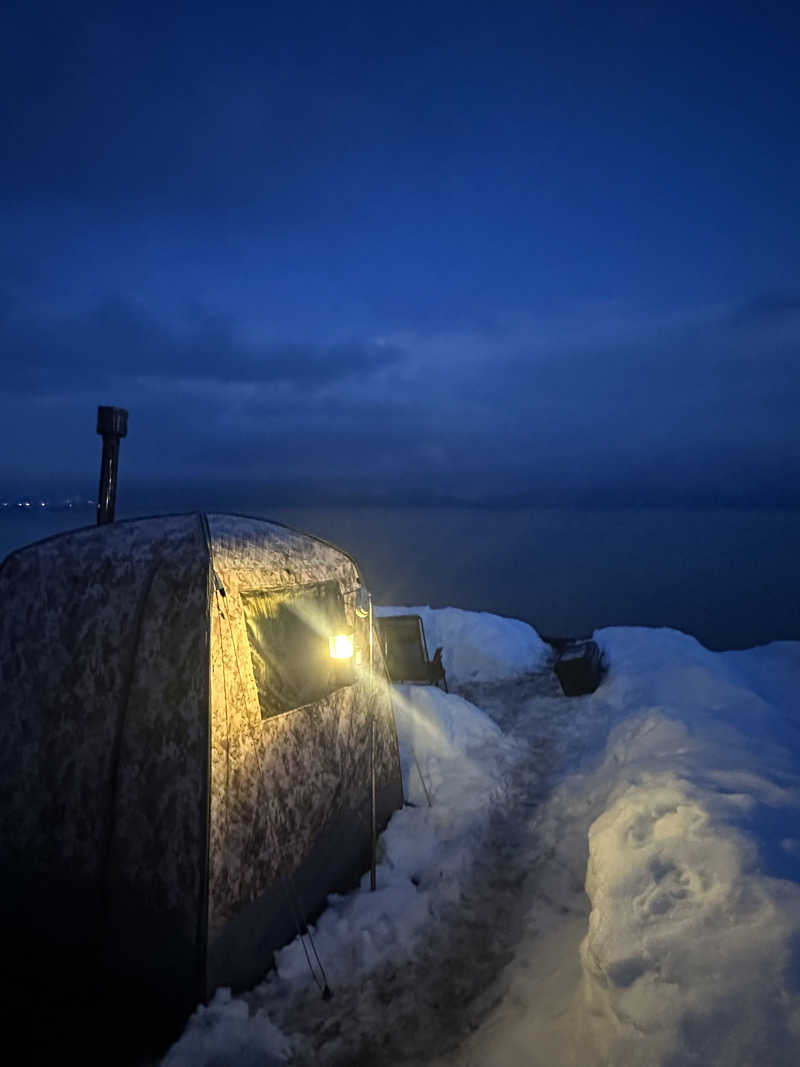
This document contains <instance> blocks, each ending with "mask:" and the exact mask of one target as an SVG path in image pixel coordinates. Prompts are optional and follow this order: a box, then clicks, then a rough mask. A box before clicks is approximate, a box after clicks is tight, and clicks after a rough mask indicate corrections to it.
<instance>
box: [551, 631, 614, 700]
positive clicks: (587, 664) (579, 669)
mask: <svg viewBox="0 0 800 1067" xmlns="http://www.w3.org/2000/svg"><path fill="white" fill-rule="evenodd" d="M556 674H557V675H558V680H559V682H561V688H562V689H563V691H564V695H565V696H568V697H579V696H585V695H586V694H588V693H593V692H594V691H595V689H597V687H598V685H600V682H601V681H602V678H603V659H602V656H601V654H600V649H599V648H598V647H597V644H596V642H595V641H579V642H575V643H573V644H568V645H566V646H565V647H564V648H563V649H562V650H561V655H560V656H559V657H558V660H557V662H556Z"/></svg>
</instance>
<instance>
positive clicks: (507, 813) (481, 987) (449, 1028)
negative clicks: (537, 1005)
mask: <svg viewBox="0 0 800 1067" xmlns="http://www.w3.org/2000/svg"><path fill="white" fill-rule="evenodd" d="M458 693H459V695H462V696H463V697H465V698H466V699H468V700H469V701H470V703H472V704H474V705H477V706H478V707H480V708H481V709H482V710H484V711H486V712H488V714H490V715H491V716H492V717H493V718H494V720H495V721H496V722H497V724H498V725H499V726H500V727H501V729H502V730H503V732H504V733H505V734H506V735H507V736H508V737H509V738H511V739H513V740H514V741H515V742H517V743H518V751H517V753H516V754H515V758H514V759H513V761H512V762H511V764H510V767H511V770H510V776H509V783H508V792H507V795H506V797H505V799H504V800H503V801H502V802H501V803H498V804H497V806H496V807H495V809H494V810H493V811H492V813H491V815H490V820H489V825H488V827H487V828H486V833H485V840H484V843H483V848H482V849H478V850H477V853H476V855H475V857H474V860H473V862H472V863H471V864H470V865H469V866H468V867H467V869H466V870H464V871H463V872H462V873H461V875H460V881H459V884H458V885H457V886H454V885H445V886H443V891H442V892H441V893H440V894H437V895H436V897H435V898H434V905H433V909H432V914H431V916H430V918H431V921H430V923H429V925H428V926H427V928H426V931H425V936H424V940H423V942H422V944H421V946H420V947H419V948H418V950H417V951H416V952H415V953H414V955H413V958H412V959H410V960H406V961H404V962H402V963H400V964H399V965H397V964H395V963H392V962H385V963H383V964H381V965H379V966H378V967H377V968H375V970H374V971H373V973H372V974H371V975H369V977H368V978H367V979H366V980H363V981H360V982H359V983H358V984H355V985H347V984H337V985H336V988H335V990H334V998H333V999H332V1000H331V1001H328V1002H324V1001H322V1000H321V998H320V996H319V993H318V991H317V990H316V988H314V987H313V986H311V987H308V986H306V988H305V989H304V990H303V991H302V992H301V993H300V995H299V996H289V997H288V998H287V999H286V1000H285V1001H284V1000H281V999H280V998H277V999H276V997H275V992H276V989H275V986H276V985H277V984H278V983H273V982H270V983H267V985H266V986H265V987H262V989H261V990H257V991H255V992H254V993H252V994H251V995H249V996H248V997H247V998H246V999H247V1000H248V1001H249V1003H250V1006H251V1010H253V1011H255V1012H260V1011H263V1010H265V1009H266V1008H267V1007H268V1009H269V1014H270V1017H271V1019H272V1021H273V1022H274V1023H276V1025H277V1026H278V1027H279V1028H280V1030H281V1031H282V1032H283V1033H284V1034H287V1035H291V1039H292V1040H291V1044H292V1052H293V1056H294V1058H295V1060H296V1062H297V1063H300V1064H304V1063H312V1062H313V1063H319V1064H324V1065H330V1067H345V1065H353V1067H356V1065H357V1067H383V1065H389V1064H403V1063H406V1064H411V1063H414V1064H420V1063H428V1062H430V1061H431V1060H433V1059H434V1058H435V1057H436V1056H438V1055H441V1054H443V1053H445V1052H447V1051H449V1050H452V1049H454V1048H455V1047H457V1046H458V1045H459V1044H460V1042H461V1041H462V1040H463V1039H464V1038H465V1037H466V1036H467V1035H468V1034H469V1033H470V1032H471V1031H472V1030H473V1029H474V1028H475V1027H476V1026H478V1025H479V1023H480V1022H481V1021H482V1020H483V1018H484V1017H485V1015H486V1013H487V1011H488V1010H489V1009H490V1008H491V1007H492V1006H493V1005H494V1004H495V1003H496V1002H497V1001H498V1000H499V999H500V998H501V997H502V995H503V992H504V989H503V984H502V981H501V979H502V974H503V970H504V968H505V967H506V966H507V964H508V963H509V962H510V960H511V959H512V957H513V955H514V950H515V947H516V946H517V943H518V942H519V940H520V938H521V936H522V933H523V931H524V929H525V928H526V923H528V922H529V921H530V912H531V910H532V908H533V906H534V904H535V902H536V898H537V894H539V893H543V894H544V898H543V903H544V905H545V906H546V907H547V906H550V907H552V908H553V909H555V910H556V911H557V912H559V913H561V912H562V911H563V910H564V908H565V905H564V904H563V903H561V902H560V901H559V900H550V899H549V897H548V891H549V889H550V888H551V887H550V886H549V885H548V886H547V887H540V886H539V883H538V878H537V874H538V871H539V867H540V865H541V863H542V861H544V862H545V864H546V862H547V860H548V858H549V857H548V856H547V846H546V845H543V843H542V842H541V840H540V838H539V834H538V822H537V814H538V812H539V811H540V809H541V805H542V801H543V799H544V797H545V795H546V793H547V790H548V789H549V787H550V784H551V783H552V780H553V776H554V774H556V773H557V772H558V771H559V770H560V769H563V767H564V764H565V762H567V761H569V760H570V758H573V757H575V756H576V755H577V754H579V753H581V752H583V751H585V749H586V746H587V742H588V740H589V737H591V736H595V735H597V734H601V733H605V731H606V730H607V724H608V716H607V713H606V711H605V709H604V707H603V704H602V701H599V700H597V699H596V698H587V697H583V698H576V699H567V698H565V697H564V696H563V695H562V694H561V690H560V687H559V685H558V681H557V679H556V678H555V675H554V674H553V672H552V670H551V669H549V668H548V669H546V670H545V671H543V672H541V673H536V674H528V675H526V676H524V677H522V678H519V679H514V680H511V681H502V682H492V683H472V684H467V685H464V686H462V687H458ZM564 873H565V876H566V877H567V878H568V879H569V881H570V885H571V889H572V891H573V893H574V892H578V893H580V894H581V895H582V894H583V884H582V876H583V872H582V871H580V870H579V871H577V872H564ZM587 911H588V906H587V907H586V909H585V910H584V914H583V922H584V924H585V913H586V912H587ZM323 962H324V961H323ZM265 994H266V995H265Z"/></svg>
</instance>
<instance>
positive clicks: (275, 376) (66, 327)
mask: <svg viewBox="0 0 800 1067" xmlns="http://www.w3.org/2000/svg"><path fill="white" fill-rule="evenodd" d="M0 349H1V350H2V351H3V354H4V370H3V376H2V379H0V390H2V391H5V392H13V393H18V394H26V393H27V394H41V393H43V392H51V393H58V392H61V391H64V390H67V391H76V390H80V389H82V388H85V387H87V386H92V387H103V388H106V387H108V388H111V387H118V386H124V385H125V384H126V383H136V382H141V381H142V380H148V379H149V380H153V381H156V382H159V383H162V384H164V385H167V384H173V385H174V384H175V383H177V382H181V383H184V384H187V383H196V384H200V385H206V386H209V387H212V386H214V385H234V384H237V383H238V384H243V385H246V384H253V385H281V384H285V385H291V386H295V387H302V391H303V392H304V393H305V394H309V393H313V392H314V391H315V390H318V389H320V388H323V387H327V386H330V385H333V384H336V383H343V382H347V381H349V380H351V379H353V378H355V377H358V378H360V379H364V378H369V377H371V376H372V375H374V374H376V373H378V372H379V371H381V370H382V369H384V368H386V367H388V366H390V365H392V364H394V363H396V362H397V361H398V360H400V359H401V358H402V353H401V352H400V351H399V350H398V349H397V348H396V347H394V346H390V345H376V344H371V343H368V342H365V341H358V340H356V341H352V342H350V343H346V344H334V345H327V346H324V345H306V344H301V343H278V344H263V343H257V342H252V341H247V340H245V339H244V338H242V337H240V336H239V335H238V334H237V332H236V330H235V328H234V326H233V324H232V323H231V322H229V321H228V320H226V319H223V318H218V317H214V316H210V315H206V314H202V313H197V314H196V315H195V316H194V317H193V320H192V321H191V322H190V323H188V324H185V325H183V326H181V327H177V326H173V325H168V324H167V323H165V322H163V321H162V320H160V319H158V318H156V317H155V316H153V315H151V314H150V313H149V312H148V311H147V309H146V308H144V307H141V306H139V305H136V304H133V303H131V302H129V301H126V300H124V299H121V298H114V299H108V300H106V301H105V302H104V303H103V304H101V305H100V306H99V307H96V308H93V309H91V310H89V311H85V312H82V313H79V314H76V315H72V316H62V317H52V316H51V317H47V316H41V315H35V314H34V313H33V312H32V311H30V310H28V309H25V308H23V307H21V306H20V305H19V304H17V303H14V302H13V301H11V300H10V299H7V300H6V301H5V303H3V302H0Z"/></svg>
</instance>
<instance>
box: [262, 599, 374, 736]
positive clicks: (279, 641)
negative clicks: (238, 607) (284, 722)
mask: <svg viewBox="0 0 800 1067" xmlns="http://www.w3.org/2000/svg"><path fill="white" fill-rule="evenodd" d="M242 606H243V608H244V617H245V623H246V626H247V638H248V641H249V643H250V656H251V658H252V661H253V673H254V675H255V680H256V688H257V689H258V699H259V701H260V703H261V716H262V718H264V719H268V718H269V717H270V716H272V715H280V714H281V712H284V711H291V710H292V709H293V708H300V707H302V706H303V705H305V704H313V703H315V702H316V701H318V700H321V699H322V698H323V697H325V696H327V695H328V694H329V693H332V692H333V691H334V690H336V689H340V688H341V687H342V686H345V685H351V684H352V682H353V667H352V660H344V661H342V660H334V659H331V655H330V648H329V643H328V639H329V637H330V636H331V635H332V634H337V633H344V632H346V629H347V623H346V618H345V613H344V600H343V598H342V593H341V590H340V589H339V583H338V582H335V581H331V582H316V583H314V584H313V585H301V586H291V587H289V588H285V589H270V590H266V591H264V592H261V591H254V592H247V593H242Z"/></svg>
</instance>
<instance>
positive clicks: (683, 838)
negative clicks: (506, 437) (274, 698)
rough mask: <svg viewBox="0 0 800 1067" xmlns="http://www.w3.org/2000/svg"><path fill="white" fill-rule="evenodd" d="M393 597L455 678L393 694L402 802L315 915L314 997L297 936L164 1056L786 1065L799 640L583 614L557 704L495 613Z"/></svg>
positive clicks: (506, 1065) (174, 1060) (799, 958)
mask: <svg viewBox="0 0 800 1067" xmlns="http://www.w3.org/2000/svg"><path fill="white" fill-rule="evenodd" d="M386 610H387V611H388V612H389V613H394V612H395V611H396V610H397V609H386ZM405 610H409V611H415V612H416V613H419V614H421V615H422V616H423V619H424V621H425V628H426V633H427V634H428V637H429V647H434V646H435V644H439V643H441V644H443V645H445V648H446V657H447V656H448V655H449V656H450V661H449V663H450V665H449V666H448V678H449V680H450V681H451V682H452V683H453V685H454V686H456V687H457V688H459V690H460V691H459V693H458V694H455V693H451V694H446V693H444V692H442V691H440V690H438V689H434V688H431V687H425V686H402V687H395V711H396V717H397V724H398V735H399V741H400V751H401V762H402V769H403V783H404V790H405V795H406V797H407V799H408V800H409V801H410V802H411V804H413V805H414V806H407V807H405V808H404V809H403V810H402V811H400V812H398V813H397V814H396V815H395V816H394V818H393V819H392V821H391V823H390V825H389V827H388V828H387V830H386V832H385V833H384V834H383V835H382V838H381V862H380V865H379V868H378V887H379V888H378V891H377V892H376V893H370V892H369V887H368V878H365V879H364V881H363V882H362V885H361V888H360V889H359V890H358V891H356V892H354V893H352V894H349V895H347V896H343V897H332V898H331V899H330V904H329V907H328V909H327V910H326V911H325V912H324V913H323V915H322V916H321V917H320V919H319V922H318V924H317V927H316V929H315V931H313V932H314V941H315V945H316V948H317V950H318V952H319V955H320V958H321V960H322V961H323V963H324V965H325V968H326V973H327V977H328V980H329V982H330V985H331V988H332V989H333V992H334V996H333V999H332V1000H330V1001H328V1002H323V1001H321V1000H320V997H319V993H318V990H317V988H316V986H315V985H314V983H313V981H312V979H311V976H310V974H309V967H308V964H307V963H306V960H305V956H304V953H303V949H302V946H301V945H300V944H299V943H298V942H295V943H293V944H292V945H289V946H287V948H286V949H284V950H283V951H282V952H281V953H279V956H278V968H277V975H275V974H273V975H271V976H270V977H269V978H268V979H267V980H266V981H265V982H264V983H263V984H262V985H261V986H260V987H258V989H256V990H254V991H252V992H251V993H250V994H247V995H246V996H245V997H243V998H235V997H234V998H232V997H230V995H229V994H225V993H218V994H217V998H216V1000H215V1001H214V1002H212V1005H210V1006H209V1007H208V1008H201V1009H199V1010H198V1013H197V1014H196V1015H195V1016H194V1017H193V1019H192V1020H191V1021H190V1023H189V1024H188V1026H187V1029H186V1031H185V1033H184V1035H183V1037H182V1038H181V1040H180V1041H179V1042H178V1044H177V1045H176V1046H174V1047H173V1049H172V1050H171V1051H170V1053H169V1055H168V1057H167V1059H166V1060H165V1064H166V1065H167V1067H178V1065H180V1064H181V1063H184V1062H186V1063H188V1062H192V1063H193V1064H198V1065H202V1064H208V1065H211V1064H212V1063H219V1062H226V1063H237V1064H244V1065H246V1064H249V1063H250V1062H256V1061H257V1062H264V1063H271V1062H289V1063H294V1064H304V1063H311V1062H314V1063H320V1064H331V1065H333V1064H346V1063H355V1062H359V1063H363V1064H389V1063H392V1064H394V1063H409V1064H410V1063H415V1064H429V1065H433V1064H437V1065H440V1067H445V1065H448V1067H473V1065H475V1067H477V1065H478V1064H481V1065H482V1064H492V1067H518V1065H523V1064H525V1065H528V1064H541V1065H545V1064H547V1065H551V1064H554V1063H559V1064H575V1065H579V1064H580V1065H586V1067H593V1065H597V1067H599V1065H601V1064H614V1065H620V1067H625V1065H630V1067H640V1065H642V1067H643V1065H645V1064H647V1065H650V1064H663V1065H665V1067H666V1065H669V1067H677V1065H681V1064H686V1065H690V1064H691V1065H693V1064H698V1065H699V1064H703V1065H708V1064H725V1065H726V1067H729V1065H742V1067H744V1065H749V1064H752V1063H754V1062H761V1063H765V1064H767V1063H768V1064H770V1065H780V1064H785V1065H787V1067H788V1065H789V1064H795V1063H797V1062H800V818H798V816H800V707H798V699H797V696H796V693H797V688H798V683H799V682H800V643H796V642H780V643H776V644H773V645H769V646H765V647H763V648H757V649H751V650H748V651H745V652H725V653H712V652H709V651H708V650H707V649H705V648H703V646H701V645H700V644H699V643H698V642H697V641H695V640H694V639H693V638H691V637H689V636H687V635H686V634H682V633H679V632H677V631H673V630H663V629H662V630H658V629H642V628H615V629H608V630H602V631H599V632H598V633H597V634H596V635H595V639H596V640H597V642H598V644H599V645H600V647H601V649H602V652H603V656H604V660H605V662H606V664H607V666H608V674H607V677H606V679H605V681H604V682H603V684H602V685H601V687H600V689H599V690H598V691H597V693H595V694H593V695H592V696H589V697H581V698H566V697H563V696H561V695H560V694H559V691H558V689H557V686H556V685H555V684H554V683H553V679H552V671H551V670H550V666H549V663H548V661H547V658H546V646H544V649H537V644H536V642H538V638H537V639H536V642H534V641H532V640H530V638H529V637H528V636H527V635H526V634H525V632H524V630H523V629H519V628H517V627H514V626H508V627H507V624H511V623H513V620H506V619H499V617H497V616H486V615H483V614H478V613H466V612H457V611H456V610H455V609H443V610H441V611H433V610H431V609H405ZM425 613H427V614H425ZM458 616H464V617H462V618H459V617H458ZM519 625H520V627H522V626H524V624H519ZM506 627H507V630H506V632H507V633H508V634H509V636H510V644H509V647H508V648H507V649H506V648H504V645H503V642H502V640H501V638H500V637H499V635H500V633H501V631H502V630H504V629H506ZM526 629H529V628H526ZM434 635H435V636H434ZM459 635H461V637H462V638H463V641H464V646H460V645H459V643H458V641H459ZM511 635H514V636H513V638H512V637H511ZM448 646H449V651H448ZM464 648H467V649H468V650H469V651H468V652H465V651H464ZM446 661H447V660H446ZM451 671H452V673H451ZM531 671H538V674H532V673H531ZM456 680H457V681H456ZM429 800H430V805H431V806H428V802H429ZM257 1050H260V1052H259V1054H260V1056H261V1059H260V1060H258V1059H257V1055H256V1052H257ZM270 1057H271V1059H270Z"/></svg>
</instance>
